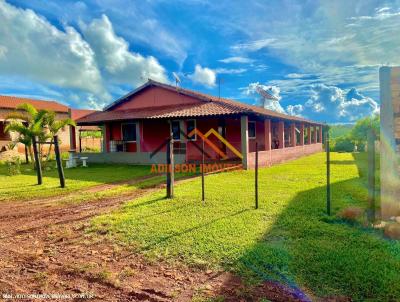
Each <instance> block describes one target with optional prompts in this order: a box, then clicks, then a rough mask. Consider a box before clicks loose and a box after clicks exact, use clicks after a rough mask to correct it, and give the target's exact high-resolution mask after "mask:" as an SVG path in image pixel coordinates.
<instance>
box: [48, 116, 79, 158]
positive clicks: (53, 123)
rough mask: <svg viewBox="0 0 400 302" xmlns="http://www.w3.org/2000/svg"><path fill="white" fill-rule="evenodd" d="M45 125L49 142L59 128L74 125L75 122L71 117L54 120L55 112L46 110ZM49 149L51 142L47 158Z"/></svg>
mask: <svg viewBox="0 0 400 302" xmlns="http://www.w3.org/2000/svg"><path fill="white" fill-rule="evenodd" d="M46 126H47V130H48V132H49V135H50V139H51V143H53V137H54V136H55V135H57V133H58V132H59V131H60V130H61V129H64V128H65V127H66V126H76V124H75V121H74V120H72V119H71V118H67V119H64V120H56V113H55V112H54V111H48V113H47V116H46ZM51 149H52V144H50V147H49V152H48V153H47V160H49V159H50V153H51Z"/></svg>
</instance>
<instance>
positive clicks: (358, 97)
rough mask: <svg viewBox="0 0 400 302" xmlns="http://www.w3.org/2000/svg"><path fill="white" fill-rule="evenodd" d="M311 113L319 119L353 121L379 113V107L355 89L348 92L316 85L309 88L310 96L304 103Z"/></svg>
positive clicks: (333, 87)
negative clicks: (315, 114)
mask: <svg viewBox="0 0 400 302" xmlns="http://www.w3.org/2000/svg"><path fill="white" fill-rule="evenodd" d="M305 107H306V108H307V109H308V110H310V111H311V113H318V116H319V118H320V119H325V120H335V121H355V120H357V119H360V118H362V117H365V116H368V115H372V114H377V113H379V105H378V103H377V102H375V101H374V100H373V99H372V98H370V97H366V96H364V95H363V94H361V93H360V92H358V91H357V90H356V89H355V88H353V89H350V90H349V91H348V92H345V91H344V90H342V89H340V88H339V87H335V86H327V85H325V84H317V85H313V86H312V87H311V96H310V98H309V99H308V100H307V102H306V103H305Z"/></svg>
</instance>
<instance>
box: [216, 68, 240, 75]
mask: <svg viewBox="0 0 400 302" xmlns="http://www.w3.org/2000/svg"><path fill="white" fill-rule="evenodd" d="M214 71H215V72H216V73H220V74H240V73H244V72H246V71H247V69H246V68H216V69H214Z"/></svg>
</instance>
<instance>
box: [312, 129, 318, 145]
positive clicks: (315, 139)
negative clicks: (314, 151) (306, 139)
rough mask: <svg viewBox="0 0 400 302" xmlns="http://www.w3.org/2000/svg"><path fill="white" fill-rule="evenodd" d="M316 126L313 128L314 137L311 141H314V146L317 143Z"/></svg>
mask: <svg viewBox="0 0 400 302" xmlns="http://www.w3.org/2000/svg"><path fill="white" fill-rule="evenodd" d="M317 134H318V133H317V126H314V137H313V141H314V144H316V143H317V137H318V136H317Z"/></svg>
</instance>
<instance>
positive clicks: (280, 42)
mask: <svg viewBox="0 0 400 302" xmlns="http://www.w3.org/2000/svg"><path fill="white" fill-rule="evenodd" d="M216 2H217V3H216ZM399 28H400V2H399V1H370V0H360V1H352V0H345V1H342V0H336V1H301V0H299V1H294V0H291V1H290V0H288V1H285V0H277V1H224V0H222V1H203V0H194V1H180V0H177V1H166V0H148V1H127V0H125V1H122V0H116V1H106V0H91V1H41V0H30V1H18V0H16V1H11V0H9V1H3V0H0V94H10V95H20V96H29V97H36V98H44V99H55V100H58V101H60V102H63V103H66V104H69V105H71V106H74V107H79V108H102V107H103V106H104V105H106V104H108V103H109V102H111V101H112V100H114V99H116V98H118V97H120V96H121V95H123V94H125V93H127V92H129V91H130V90H132V89H134V88H135V87H137V86H139V85H141V84H142V83H143V82H144V81H145V80H146V79H147V78H149V77H150V78H153V79H155V80H159V81H163V82H169V83H172V82H173V77H172V72H176V73H178V74H179V75H180V77H181V79H182V83H181V86H182V87H185V88H190V89H195V90H199V91H202V92H205V93H210V94H214V95H217V94H218V82H219V79H221V83H222V84H221V96H223V97H227V98H232V99H236V100H239V101H241V102H247V103H250V104H259V105H260V106H265V107H266V108H269V109H273V110H276V111H280V112H285V113H288V114H293V115H300V116H303V117H306V118H310V119H315V120H319V121H327V122H353V121H355V120H356V119H358V118H360V117H363V116H367V115H371V114H374V113H377V112H379V79H378V70H379V67H380V66H382V65H400V55H399V49H400V35H399V34H398V29H399ZM257 87H261V88H263V89H266V90H270V92H271V93H273V94H275V95H276V96H277V97H278V99H279V101H273V102H271V101H269V100H263V99H260V96H259V95H258V93H257Z"/></svg>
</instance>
